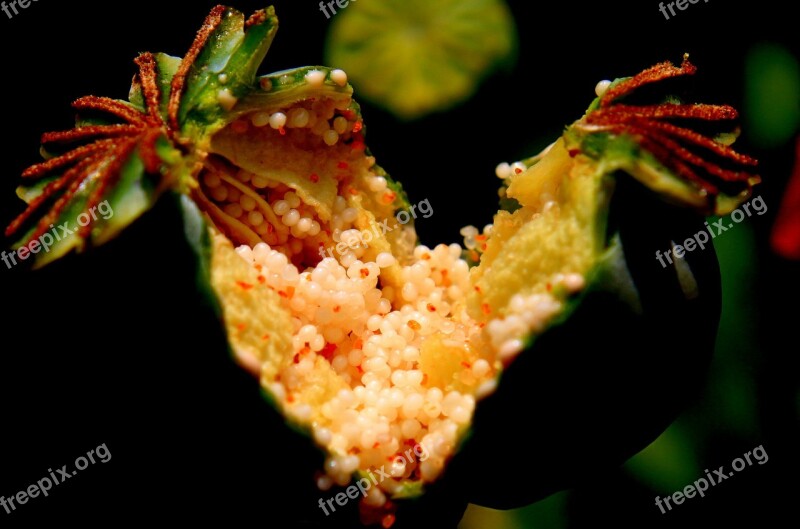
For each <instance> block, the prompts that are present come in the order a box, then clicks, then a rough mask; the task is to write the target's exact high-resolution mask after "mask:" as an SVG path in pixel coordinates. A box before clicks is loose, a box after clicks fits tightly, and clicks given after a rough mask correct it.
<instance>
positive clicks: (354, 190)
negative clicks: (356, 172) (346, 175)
mask: <svg viewBox="0 0 800 529" xmlns="http://www.w3.org/2000/svg"><path fill="white" fill-rule="evenodd" d="M348 192H349V193H350V194H351V195H353V196H358V189H356V188H355V187H351V188H350V189H348Z"/></svg>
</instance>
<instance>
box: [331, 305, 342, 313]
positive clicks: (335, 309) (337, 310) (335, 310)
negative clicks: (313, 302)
mask: <svg viewBox="0 0 800 529" xmlns="http://www.w3.org/2000/svg"><path fill="white" fill-rule="evenodd" d="M340 310H342V307H341V306H339V305H336V306H335V307H333V312H339V311H340Z"/></svg>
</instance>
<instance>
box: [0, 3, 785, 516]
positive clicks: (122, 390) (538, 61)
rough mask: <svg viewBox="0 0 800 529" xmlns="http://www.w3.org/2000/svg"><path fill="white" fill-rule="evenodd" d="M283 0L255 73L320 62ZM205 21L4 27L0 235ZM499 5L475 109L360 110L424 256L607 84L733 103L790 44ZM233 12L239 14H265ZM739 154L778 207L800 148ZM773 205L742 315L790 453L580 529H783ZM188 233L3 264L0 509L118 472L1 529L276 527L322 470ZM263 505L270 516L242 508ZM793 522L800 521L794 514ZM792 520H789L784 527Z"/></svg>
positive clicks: (685, 24)
mask: <svg viewBox="0 0 800 529" xmlns="http://www.w3.org/2000/svg"><path fill="white" fill-rule="evenodd" d="M360 1H362V2H368V1H369V0H360ZM431 1H436V0H431ZM275 3H276V7H277V10H278V15H279V17H280V19H281V30H280V31H279V33H278V36H277V38H276V40H275V42H274V44H273V47H272V51H271V52H270V54H269V55H268V58H267V60H266V62H265V64H264V66H263V68H262V71H263V72H264V73H266V72H269V71H276V70H280V69H283V68H288V67H294V66H300V65H305V64H321V63H323V57H322V52H323V45H324V36H325V32H326V28H327V26H328V24H329V21H328V20H326V18H325V17H324V15H323V14H322V13H320V12H319V9H318V6H317V4H316V3H315V2H311V1H305V0H302V1H301V0H292V1H288V0H287V1H283V2H282V1H277V2H275ZM212 5H213V3H212V2H205V1H196V2H192V3H191V6H190V7H181V8H180V9H179V8H177V7H175V6H174V4H170V3H167V2H164V1H161V2H154V1H140V2H135V3H129V4H128V3H126V4H111V3H108V2H89V1H71V2H54V1H50V0H39V1H38V2H35V3H32V4H31V6H30V7H29V8H28V9H26V10H23V11H21V13H20V14H19V15H17V16H15V17H14V18H13V19H11V20H9V19H7V18H6V17H5V15H4V14H2V13H0V50H1V51H0V53H2V58H3V74H2V84H1V85H0V86H1V87H2V88H0V90H2V99H1V101H2V109H3V112H2V118H3V121H2V122H3V133H2V138H3V142H2V144H1V145H2V146H0V149H2V154H3V156H2V158H1V160H2V162H0V163H1V164H2V165H0V171H1V173H0V176H1V178H0V204H2V209H0V220H2V221H3V223H5V222H7V221H8V220H10V219H11V218H13V217H14V216H15V215H17V214H18V213H19V212H20V211H21V210H22V203H21V202H20V201H18V200H17V199H16V197H15V196H14V188H15V187H16V185H17V182H18V175H19V174H20V172H21V171H22V170H23V169H24V168H25V167H26V166H28V165H30V164H32V163H34V162H36V161H37V160H38V159H39V156H38V137H39V135H40V134H41V133H42V132H44V131H49V130H60V129H65V128H69V127H70V126H71V120H72V118H73V113H72V110H71V108H70V106H69V103H70V102H71V101H72V100H74V99H76V98H77V97H80V96H82V95H87V94H95V95H105V96H111V97H116V98H123V99H124V98H125V97H126V96H127V91H128V88H129V84H130V79H131V77H132V75H133V73H134V71H135V70H134V65H133V62H132V60H133V58H134V57H135V56H136V54H137V53H138V52H140V51H144V50H150V51H165V52H168V53H170V54H173V55H182V54H183V53H184V52H185V50H186V49H187V48H188V46H189V45H190V43H191V41H192V39H193V36H194V32H195V31H196V29H197V28H198V27H199V26H200V24H201V22H202V20H203V18H204V17H205V15H206V13H207V11H208V9H210V7H211V6H212ZM511 6H512V10H513V11H514V15H515V19H516V22H517V24H518V28H519V33H520V46H519V59H518V63H517V66H516V68H515V69H514V70H513V71H512V72H509V73H507V74H504V75H499V76H496V77H494V78H492V79H491V80H490V81H488V82H487V83H486V84H485V85H483V87H482V89H481V91H480V93H479V94H478V96H477V97H475V98H474V99H472V100H471V101H470V102H469V103H467V104H466V105H464V106H461V107H459V108H457V109H455V110H453V111H451V112H449V113H447V114H442V115H435V116H432V117H429V118H427V119H424V120H421V121H417V122H414V123H404V122H400V121H397V120H396V119H394V118H392V117H391V116H390V115H388V114H386V113H384V112H382V111H381V110H379V109H376V108H374V107H372V106H370V105H368V104H365V105H364V115H365V120H366V123H367V126H368V135H367V141H368V143H369V145H370V147H371V149H372V150H373V152H374V154H375V155H376V156H377V158H378V161H379V163H380V164H381V165H382V166H383V167H385V168H386V169H387V170H388V171H389V173H390V174H392V175H394V176H395V177H397V178H399V179H400V180H401V181H402V182H403V183H404V184H405V187H406V190H407V191H408V192H409V195H410V199H411V202H412V203H416V202H419V201H420V200H423V199H426V198H427V199H428V200H429V201H430V203H431V205H432V206H433V208H434V211H435V215H434V216H433V217H432V218H431V219H429V220H424V221H422V222H419V223H418V231H419V233H420V235H421V237H422V240H423V242H432V241H445V242H453V241H456V240H457V239H458V229H459V228H460V227H461V226H463V225H465V224H469V223H474V224H476V225H483V224H485V223H487V222H489V221H490V220H491V215H492V213H493V212H494V211H495V209H496V187H497V180H496V179H494V178H493V176H492V175H493V172H494V167H495V165H496V164H497V163H498V161H502V160H513V159H518V158H520V157H523V156H525V155H530V154H532V153H535V152H536V151H538V149H539V148H541V147H543V146H544V145H546V143H547V138H554V137H556V136H557V135H558V134H559V133H560V131H561V130H562V127H563V126H564V125H565V124H567V123H569V122H571V121H573V120H574V119H576V118H578V117H579V116H580V115H581V114H582V113H583V111H584V109H585V107H586V106H587V104H588V103H589V102H590V101H591V98H593V97H594V86H595V83H596V82H597V81H598V80H600V79H605V78H613V77H615V76H621V75H630V74H633V73H635V72H637V71H639V70H641V69H643V68H645V67H647V66H649V65H651V64H654V63H656V62H660V61H662V60H668V59H669V60H673V61H676V62H677V61H679V60H680V58H681V56H682V55H683V53H684V52H689V53H690V54H691V57H692V60H693V62H694V63H695V64H696V65H697V66H698V67H699V68H700V74H699V75H698V76H697V78H696V80H694V81H693V84H694V93H695V94H696V95H697V99H698V100H703V101H709V102H720V103H722V102H724V103H730V104H733V105H734V106H737V107H741V105H742V93H741V87H742V79H743V75H744V73H743V71H742V55H743V54H744V53H745V51H746V50H747V49H748V48H749V46H750V45H751V44H752V43H754V42H759V41H765V40H766V41H777V42H781V43H783V44H784V45H788V46H790V47H795V49H796V41H797V38H796V35H797V29H796V19H793V18H792V16H791V15H789V13H788V12H786V11H785V8H783V9H784V10H781V8H779V7H776V6H775V5H773V4H772V3H770V2H751V3H745V4H740V5H738V6H737V5H734V4H732V3H723V2H720V1H719V0H712V1H710V2H708V3H703V2H701V3H698V4H696V5H691V6H690V7H689V8H688V9H687V10H686V11H683V12H679V14H678V16H677V17H675V18H674V19H672V20H669V21H667V20H664V18H663V16H662V15H661V13H660V12H659V11H658V5H657V2H655V1H652V0H647V1H639V2H635V3H634V2H611V1H605V2H595V3H591V4H584V5H580V6H579V5H577V4H574V3H567V2H563V3H557V2H547V3H544V2H542V3H539V2H536V3H534V2H522V1H515V2H511ZM236 7H238V8H240V9H242V10H244V11H248V12H249V11H252V10H254V9H256V8H259V7H262V4H259V3H256V2H244V1H241V2H237V4H236ZM792 20H795V22H794V23H791V21H792ZM784 23H787V26H790V25H791V26H794V27H787V28H786V29H784ZM334 66H335V65H334ZM355 89H356V95H357V94H358V86H356V87H355ZM740 149H741V150H742V151H744V152H750V153H754V154H755V155H757V156H759V157H760V158H761V159H762V173H763V174H764V175H765V177H766V178H765V180H766V182H767V183H766V184H765V185H764V186H763V188H762V195H764V197H765V200H766V202H767V203H768V204H778V202H779V195H780V193H781V190H782V189H783V185H784V183H785V180H786V177H787V175H788V172H789V167H790V165H791V162H792V153H791V151H790V150H788V149H786V150H781V151H759V150H758V149H756V148H755V147H754V146H752V145H748V144H747V143H746V140H745V142H743V143H742V144H741V146H740ZM776 210H777V208H776V207H774V208H771V209H770V212H769V214H768V215H766V216H765V217H764V218H763V219H762V218H761V217H759V219H758V223H757V224H756V229H757V232H758V235H759V241H760V242H759V246H760V248H761V250H763V256H762V259H763V261H764V263H765V268H764V270H766V273H764V274H762V277H760V279H759V282H760V284H759V285H758V292H759V294H758V295H757V296H756V298H755V299H754V301H753V302H754V303H757V304H759V305H760V306H762V307H763V320H762V321H760V322H759V324H760V326H761V329H762V332H761V340H762V344H763V347H764V358H765V359H766V361H767V363H768V365H769V366H770V367H769V369H768V372H769V377H771V378H768V379H767V382H766V383H765V384H764V386H763V387H762V388H761V391H760V397H761V398H762V402H761V403H760V406H761V408H762V409H761V411H762V420H763V422H764V423H763V424H762V427H763V429H764V432H765V435H767V436H768V437H769V439H771V440H772V442H773V445H771V446H775V447H776V451H777V453H779V454H785V455H786V456H785V457H783V458H780V457H775V458H771V460H770V463H769V464H768V465H766V467H765V468H764V469H757V470H758V472H756V471H754V472H752V473H750V474H751V475H748V476H746V477H744V476H743V477H740V478H737V479H736V480H735V482H734V484H732V485H731V486H729V487H727V488H726V489H725V490H724V491H715V492H716V493H715V496H714V497H713V498H705V499H704V500H702V502H698V501H695V502H694V504H693V505H688V504H687V505H686V506H684V507H685V508H683V509H682V512H680V513H677V514H676V515H675V516H673V517H672V518H671V519H666V518H664V517H663V516H661V515H658V514H657V511H655V510H654V508H653V507H652V505H651V504H652V496H650V495H649V494H647V493H645V492H643V491H642V490H640V489H637V488H636V487H635V486H634V485H631V483H630V482H629V481H625V480H623V479H622V478H621V477H619V476H614V475H611V476H597V478H596V480H595V481H594V482H592V483H588V484H586V485H585V487H584V488H582V489H579V490H578V493H577V495H576V498H577V499H576V500H575V501H576V502H578V503H577V504H576V505H575V506H574V511H575V513H576V516H575V518H574V522H573V524H574V526H575V527H592V526H594V523H596V522H597V521H611V522H613V523H614V524H615V525H617V526H626V527H627V526H631V527H634V526H640V525H638V524H641V523H644V524H647V525H646V526H651V527H652V526H659V527H661V526H663V527H682V526H684V525H685V524H686V523H689V521H692V520H694V521H700V520H702V521H703V522H708V523H711V522H714V525H717V524H718V523H723V522H735V521H742V520H744V519H745V518H748V519H749V518H752V519H753V520H757V521H760V522H763V523H762V524H759V526H761V527H777V526H778V525H779V524H778V522H777V519H778V516H779V512H781V510H782V509H783V508H785V507H786V506H787V505H786V504H785V503H784V502H785V501H790V499H792V498H793V499H794V500H795V501H796V498H797V484H796V481H797V478H796V475H795V474H793V469H795V468H796V467H794V465H795V463H796V449H797V444H796V443H797V437H796V435H797V424H796V421H797V418H796V414H793V413H792V410H791V409H786V402H787V401H786V400H785V399H786V397H787V395H789V393H790V390H789V389H781V388H791V383H792V382H795V383H796V380H797V378H796V375H794V374H796V373H797V372H798V370H797V360H796V358H795V357H796V350H797V345H796V341H797V337H796V333H794V332H792V327H793V326H794V327H796V325H797V309H796V308H795V307H794V301H793V300H796V299H797V295H798V287H797V280H796V277H797V275H796V274H797V272H798V268H797V266H796V265H791V264H789V263H785V262H782V261H780V260H778V259H777V258H774V257H770V256H769V255H768V252H767V245H766V240H767V239H766V236H767V230H768V228H769V225H770V223H771V219H772V218H773V217H774V214H775V212H776ZM178 225H179V219H178V218H177V217H175V216H174V213H172V210H171V209H169V208H168V207H166V206H163V205H162V206H161V207H159V208H158V209H157V210H156V211H155V212H154V213H152V214H149V215H147V216H146V217H145V218H144V219H142V221H141V222H139V223H137V225H136V226H135V227H134V228H133V229H131V230H129V232H126V233H125V234H124V235H123V236H122V237H120V239H118V240H117V241H115V242H114V243H112V244H109V245H107V246H106V247H103V248H101V249H99V250H97V251H95V252H93V253H92V255H91V256H89V257H87V256H78V257H75V256H73V257H70V258H68V259H65V260H64V261H63V262H59V263H58V264H56V265H55V266H50V267H48V268H47V269H45V270H43V271H38V272H35V273H31V272H28V271H25V270H23V269H22V267H17V268H15V269H13V270H7V269H6V268H5V267H2V266H0V288H2V290H1V291H0V292H1V293H2V300H3V306H2V309H0V311H2V314H3V317H2V320H0V321H2V323H1V324H0V325H2V327H1V329H2V333H1V334H0V336H2V338H1V339H0V439H2V441H1V442H0V494H2V495H5V496H6V497H8V496H10V495H12V494H15V493H16V492H17V491H19V490H23V489H24V488H27V486H28V485H30V484H31V483H34V482H35V481H36V480H38V479H40V478H41V477H44V476H45V475H47V472H46V471H47V469H48V468H57V467H60V466H61V465H63V464H68V465H70V467H71V466H72V463H73V461H74V460H75V458H76V457H78V456H80V455H82V454H85V452H87V451H88V450H90V449H93V448H95V447H96V446H98V445H100V444H102V443H106V445H107V446H108V449H109V451H110V452H111V454H112V459H111V461H110V462H109V463H107V464H104V465H101V464H95V465H93V466H90V467H89V468H88V469H86V470H85V471H83V472H82V473H79V474H78V475H77V476H75V477H74V478H72V479H71V480H70V481H69V482H67V483H65V484H64V485H61V486H58V487H55V488H54V489H53V490H52V491H51V496H50V497H48V498H42V497H41V496H40V497H39V498H36V499H32V500H30V501H29V502H28V503H27V504H26V505H22V506H20V508H19V509H18V510H17V511H16V512H14V513H13V514H12V515H7V514H6V513H5V512H4V511H3V510H0V526H5V525H7V524H8V525H13V524H17V523H19V524H23V523H27V522H29V521H30V519H41V518H44V517H51V516H52V517H63V518H64V519H72V520H75V521H83V522H87V523H89V522H94V523H104V524H110V523H115V522H114V521H115V520H133V519H136V520H143V521H146V520H151V521H155V520H163V519H167V520H174V521H188V520H203V519H204V516H205V515H206V513H208V514H211V513H227V514H228V515H229V516H234V517H235V513H237V512H239V513H248V514H252V513H253V512H258V511H259V509H261V510H262V511H263V512H262V514H263V518H264V519H265V520H270V519H275V518H277V513H278V512H279V511H280V509H286V508H293V507H292V506H291V505H290V504H284V503H280V502H277V500H275V498H279V497H284V496H285V495H286V494H285V492H286V490H285V489H286V488H287V487H289V486H290V484H289V479H290V478H287V477H285V476H286V474H285V473H286V472H287V469H288V472H290V473H293V474H301V473H302V472H303V471H302V470H301V469H300V467H303V466H308V467H309V468H314V465H315V464H316V463H315V461H314V460H313V458H314V455H313V453H309V454H308V458H309V459H310V460H309V461H308V463H307V464H305V463H304V464H303V465H300V464H297V465H294V466H291V465H289V463H290V462H287V461H285V457H286V456H285V454H284V453H283V452H282V449H281V445H280V440H281V439H283V436H285V434H283V433H281V432H280V431H278V430H269V429H268V427H267V426H264V425H265V424H274V421H273V422H272V423H270V422H268V421H266V420H265V419H264V417H265V416H266V415H269V414H270V413H271V411H270V410H269V408H268V407H267V406H266V405H265V404H264V403H263V402H262V401H261V399H260V397H259V395H258V392H259V390H258V386H257V384H256V383H255V381H253V380H251V379H250V378H249V377H248V376H247V375H245V374H244V373H241V372H239V370H238V368H236V367H235V366H234V365H233V363H232V362H230V360H229V359H228V358H227V357H226V356H225V354H224V339H223V337H222V335H221V333H220V332H219V330H218V329H217V327H218V325H217V323H216V320H215V319H214V316H213V314H211V313H210V311H209V310H208V305H207V304H206V301H205V300H204V298H203V296H202V295H201V294H199V293H197V291H196V289H195V288H194V280H193V274H194V269H193V264H192V260H191V256H190V254H189V253H188V250H187V249H186V248H185V247H183V246H181V245H180V243H179V241H180V238H181V237H180V232H179V231H180V228H179V226H178ZM5 246H7V244H6V245H5ZM743 258H747V256H743ZM787 300H788V303H787ZM784 303H786V304H787V305H786V308H785V309H782V308H781V307H782V306H783V304H784ZM770 362H771V363H770ZM264 436H267V437H269V438H270V439H271V442H270V443H269V444H268V445H266V444H264V443H263V442H262V441H261V440H262V439H263V438H264ZM286 442H294V440H293V439H292V438H288V437H287V438H286ZM793 454H794V455H793ZM770 455H772V452H770ZM724 461H725V459H720V463H722V462H724ZM258 502H261V503H262V504H263V507H259V508H258V509H254V508H253V506H254V505H255V504H256V503H258ZM306 505H307V504H306ZM309 508H311V507H309ZM791 516H793V520H794V523H796V520H797V513H796V506H795V507H794V514H793V515H791ZM787 522H789V523H788V524H780V525H781V526H783V525H788V526H792V525H793V523H792V522H791V521H789V520H787ZM756 523H758V522H756ZM268 526H272V525H269V524H268ZM275 527H280V525H275Z"/></svg>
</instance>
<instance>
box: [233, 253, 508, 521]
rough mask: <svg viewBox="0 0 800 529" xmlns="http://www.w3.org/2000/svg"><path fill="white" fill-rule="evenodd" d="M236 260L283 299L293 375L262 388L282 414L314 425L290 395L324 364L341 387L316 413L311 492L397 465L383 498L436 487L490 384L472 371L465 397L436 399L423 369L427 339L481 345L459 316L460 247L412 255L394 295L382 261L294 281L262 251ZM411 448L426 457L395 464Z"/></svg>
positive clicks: (288, 267)
mask: <svg viewBox="0 0 800 529" xmlns="http://www.w3.org/2000/svg"><path fill="white" fill-rule="evenodd" d="M237 252H238V253H239V255H241V256H242V257H243V258H244V259H245V260H247V261H248V262H249V263H251V264H252V265H253V266H254V267H256V269H257V270H259V271H260V274H261V276H262V277H263V278H265V281H266V284H267V285H268V286H269V287H271V288H272V289H274V290H276V291H278V292H283V293H287V292H289V293H291V295H290V296H287V297H286V298H285V302H286V304H287V305H288V307H289V309H290V310H291V313H292V316H293V319H292V321H293V324H294V330H293V338H292V340H293V347H294V351H295V354H296V358H295V363H293V364H291V365H290V366H289V367H287V368H286V369H284V370H283V371H282V372H281V373H280V375H279V376H278V378H277V379H276V380H275V381H274V382H273V383H272V384H271V386H270V389H271V390H272V391H273V393H275V394H276V395H277V396H278V397H279V400H280V401H282V402H284V403H286V404H285V405H286V412H287V413H289V414H291V415H293V416H294V417H295V418H296V419H297V420H300V421H304V422H307V421H308V420H309V419H310V418H311V414H312V410H311V407H310V406H309V405H308V404H307V403H304V402H302V401H300V400H299V399H298V398H297V393H298V392H299V390H300V389H301V388H303V387H304V384H306V383H307V378H306V377H308V376H309V375H310V374H311V373H312V370H313V369H314V365H315V362H316V361H317V358H318V357H320V356H321V357H323V358H325V359H326V360H327V361H328V362H330V365H331V367H332V368H333V369H334V370H335V371H336V372H337V373H338V375H339V376H340V377H341V379H342V380H343V381H344V382H345V383H346V384H347V389H344V390H342V391H340V392H339V394H338V395H337V396H336V397H334V398H333V399H332V400H330V401H329V402H326V403H325V404H323V405H322V409H321V413H322V416H323V417H324V419H322V420H320V421H317V422H315V423H314V424H312V428H313V432H314V437H315V439H316V441H317V442H318V443H319V444H320V445H322V446H324V447H326V448H327V449H328V451H329V453H331V454H334V455H332V456H331V457H330V458H329V459H328V461H327V462H326V465H325V472H326V474H325V475H324V476H322V477H321V478H320V479H319V480H318V485H319V486H320V487H321V488H323V489H327V488H329V487H330V486H332V485H333V484H334V483H336V484H339V485H346V484H347V483H348V482H349V481H350V479H351V475H352V473H353V472H354V471H355V470H357V469H359V468H360V469H365V470H366V469H372V468H380V467H381V466H382V465H384V464H386V463H387V461H392V460H393V459H396V461H394V462H393V463H391V465H388V468H389V470H388V472H389V474H390V475H391V476H392V477H393V478H395V479H392V480H385V481H384V482H382V483H381V485H380V487H381V489H382V490H383V491H385V492H387V493H390V494H391V493H392V492H394V491H395V490H397V489H398V488H399V487H401V486H402V483H403V480H409V479H412V480H419V479H422V480H424V481H431V480H433V479H434V478H435V477H436V476H437V475H438V474H439V473H440V472H441V471H442V469H443V468H444V464H445V460H446V459H447V457H449V456H450V455H451V454H452V451H453V449H454V448H455V446H456V442H457V440H458V433H459V431H460V429H461V428H463V427H465V426H466V425H467V424H469V422H470V420H471V417H472V413H473V410H474V408H475V397H474V396H473V395H474V394H475V393H477V388H478V387H479V386H481V385H482V384H483V383H485V382H487V381H488V380H490V379H491V378H492V375H493V368H492V366H491V365H490V363H489V362H488V361H487V360H485V359H479V360H477V361H476V362H474V363H473V364H472V365H470V366H468V367H464V369H465V370H469V372H470V374H471V378H469V379H468V380H472V381H473V391H463V392H459V391H447V392H444V391H442V389H441V388H437V387H427V385H426V380H425V375H424V373H423V372H422V371H421V370H420V369H419V361H420V347H421V345H422V341H423V340H424V339H425V338H426V337H428V336H431V335H433V334H439V335H441V336H443V337H445V338H446V339H449V340H451V341H452V342H453V343H458V344H464V343H466V342H468V341H470V340H476V339H479V335H480V333H481V328H480V326H478V325H476V324H475V322H474V321H472V320H470V318H469V317H468V316H467V315H466V312H465V310H464V309H463V299H464V296H465V294H466V293H467V292H468V289H469V269H468V266H467V263H466V262H465V261H463V260H462V259H461V258H460V254H461V247H460V246H458V245H451V246H447V245H439V246H437V247H436V248H434V249H432V250H431V249H428V248H426V247H424V246H419V247H417V248H416V249H415V257H416V260H415V262H414V263H413V264H411V265H409V266H404V267H403V268H402V277H403V280H404V285H403V288H402V289H401V291H400V292H395V291H394V290H393V289H392V288H391V287H385V288H384V289H383V291H381V290H380V289H379V284H378V281H379V277H380V274H381V270H382V269H383V268H387V267H389V266H392V265H394V264H395V258H394V257H393V256H392V255H391V254H388V253H383V254H379V255H378V256H377V259H376V262H362V261H360V260H353V261H352V262H351V263H349V264H348V265H345V264H344V263H341V262H339V261H337V260H336V259H333V258H326V259H323V260H322V261H321V262H320V263H319V264H318V265H317V266H316V267H315V268H313V269H312V268H309V269H306V270H298V269H297V267H295V266H294V265H293V264H292V263H291V262H289V260H288V259H287V258H286V256H285V255H284V254H283V253H281V252H279V251H277V250H274V249H272V248H270V246H269V245H268V244H266V243H260V244H258V245H256V247H255V248H252V249H251V248H250V247H249V246H240V247H239V248H237ZM393 302H394V307H395V308H394V309H393ZM290 397H291V398H290ZM290 401H291V404H289V402H290ZM416 444H422V446H424V447H425V448H426V450H427V451H428V453H429V457H428V458H426V459H425V461H415V462H409V461H407V460H406V461H405V462H404V463H402V464H401V463H400V459H401V458H397V457H396V456H397V455H398V454H402V453H403V451H404V450H407V449H409V448H411V447H413V446H415V445H416ZM385 499H386V497H385V494H384V493H383V492H381V491H380V490H377V489H376V492H375V493H373V495H372V496H370V497H368V498H367V499H366V501H367V503H371V504H372V505H374V506H380V505H382V504H383V502H384V501H385Z"/></svg>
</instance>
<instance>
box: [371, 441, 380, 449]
mask: <svg viewBox="0 0 800 529" xmlns="http://www.w3.org/2000/svg"><path fill="white" fill-rule="evenodd" d="M380 446H381V444H380V443H379V442H377V441H375V444H374V445H372V448H373V449H375V448H378V447H380Z"/></svg>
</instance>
